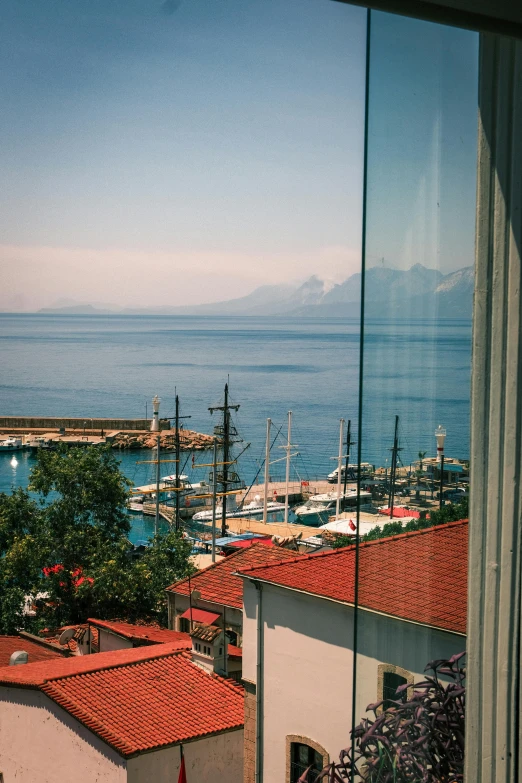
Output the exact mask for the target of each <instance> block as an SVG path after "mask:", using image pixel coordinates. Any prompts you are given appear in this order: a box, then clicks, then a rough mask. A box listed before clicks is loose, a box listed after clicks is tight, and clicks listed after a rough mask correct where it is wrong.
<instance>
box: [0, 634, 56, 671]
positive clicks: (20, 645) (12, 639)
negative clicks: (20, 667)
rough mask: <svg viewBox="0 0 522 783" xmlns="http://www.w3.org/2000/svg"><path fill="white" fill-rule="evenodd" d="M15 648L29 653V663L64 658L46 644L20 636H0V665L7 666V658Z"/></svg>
mask: <svg viewBox="0 0 522 783" xmlns="http://www.w3.org/2000/svg"><path fill="white" fill-rule="evenodd" d="M17 650H25V652H26V653H28V654H29V663H35V662H36V661H54V660H56V659H57V658H58V659H60V660H63V659H64V657H63V655H62V654H61V653H60V652H59V651H58V650H56V651H55V650H51V649H49V647H48V646H44V645H43V644H42V645H41V644H38V643H37V642H31V641H30V640H29V639H22V637H21V636H0V666H9V659H10V657H11V655H12V654H13V653H14V652H16V651H17ZM24 665H25V664H24Z"/></svg>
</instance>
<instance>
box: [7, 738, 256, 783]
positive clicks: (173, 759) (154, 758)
mask: <svg viewBox="0 0 522 783" xmlns="http://www.w3.org/2000/svg"><path fill="white" fill-rule="evenodd" d="M183 752H184V755H185V767H186V771H187V780H188V781H189V783H223V781H226V783H243V729H240V730H237V731H229V732H227V733H225V734H217V735H215V736H213V737H206V738H203V739H200V740H197V741H194V742H188V743H186V744H184V745H183ZM127 764H128V778H127V781H128V783H151V781H153V782H154V783H175V781H177V779H178V773H179V765H180V749H179V746H178V745H176V746H174V747H171V748H165V749H164V750H157V751H154V753H143V754H141V755H140V756H136V758H132V759H129V760H128V762H127ZM83 779H84V780H85V778H83ZM6 783H8V782H7V780H6ZM89 783H90V782H89Z"/></svg>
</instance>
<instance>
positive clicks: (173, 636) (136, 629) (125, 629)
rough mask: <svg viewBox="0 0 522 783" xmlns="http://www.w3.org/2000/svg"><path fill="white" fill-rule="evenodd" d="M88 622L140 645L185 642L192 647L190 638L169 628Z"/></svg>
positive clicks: (100, 621)
mask: <svg viewBox="0 0 522 783" xmlns="http://www.w3.org/2000/svg"><path fill="white" fill-rule="evenodd" d="M88 622H89V623H90V624H91V625H95V626H96V627H98V628H105V629H106V630H107V631H112V633H115V634H117V635H118V636H123V638H124V639H130V640H131V641H132V642H137V643H138V644H170V643H171V642H185V646H186V647H187V649H188V648H190V647H191V642H190V636H189V635H188V633H182V632H181V631H169V630H168V628H160V627H159V626H158V625H132V624H131V623H125V622H123V621H120V620H96V619H95V618H92V617H90V618H89V620H88Z"/></svg>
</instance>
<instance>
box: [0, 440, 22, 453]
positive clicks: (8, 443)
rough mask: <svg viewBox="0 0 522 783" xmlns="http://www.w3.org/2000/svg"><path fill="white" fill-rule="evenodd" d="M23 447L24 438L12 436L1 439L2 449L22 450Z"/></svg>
mask: <svg viewBox="0 0 522 783" xmlns="http://www.w3.org/2000/svg"><path fill="white" fill-rule="evenodd" d="M22 448H23V443H22V438H15V437H11V438H5V440H2V441H0V451H20V450H21V449H22Z"/></svg>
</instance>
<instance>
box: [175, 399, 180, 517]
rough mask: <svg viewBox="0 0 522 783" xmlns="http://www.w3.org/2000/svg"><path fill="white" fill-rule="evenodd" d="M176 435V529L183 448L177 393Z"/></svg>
mask: <svg viewBox="0 0 522 783" xmlns="http://www.w3.org/2000/svg"><path fill="white" fill-rule="evenodd" d="M175 423H176V436H175V447H176V516H175V529H176V530H179V528H180V519H179V495H180V481H179V461H180V458H181V454H180V452H181V448H180V439H179V397H178V395H177V394H176V422H175Z"/></svg>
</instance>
